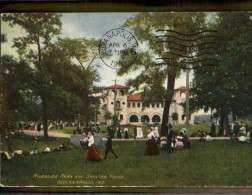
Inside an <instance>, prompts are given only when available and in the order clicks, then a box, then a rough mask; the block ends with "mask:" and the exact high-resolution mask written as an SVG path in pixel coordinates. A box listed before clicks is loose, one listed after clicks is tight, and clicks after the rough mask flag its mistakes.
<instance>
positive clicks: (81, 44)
mask: <svg viewBox="0 0 252 195" xmlns="http://www.w3.org/2000/svg"><path fill="white" fill-rule="evenodd" d="M97 46H98V41H96V40H94V39H90V40H87V39H84V38H79V39H70V38H65V39H60V40H59V44H58V47H59V48H62V50H64V51H65V52H66V53H65V57H66V58H67V59H71V60H75V61H76V64H74V65H73V70H74V71H75V74H76V77H75V78H74V79H75V85H76V86H77V87H78V88H79V89H76V90H73V91H72V93H73V94H75V95H76V96H78V97H80V98H81V99H82V102H81V104H79V106H80V109H79V113H81V114H82V115H84V116H85V118H86V125H88V123H89V120H90V116H91V115H93V114H94V111H95V110H94V109H91V105H92V104H93V105H96V106H97V105H99V102H97V100H96V99H95V98H91V94H92V93H93V92H96V91H97V90H98V87H96V86H95V85H94V84H95V82H97V81H99V75H98V71H97V69H98V68H99V65H98V64H97V63H95V60H96V59H98V57H99V55H98V52H97ZM96 110H97V109H96Z"/></svg>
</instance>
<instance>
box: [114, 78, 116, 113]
mask: <svg viewBox="0 0 252 195" xmlns="http://www.w3.org/2000/svg"><path fill="white" fill-rule="evenodd" d="M114 81H115V86H114V115H115V114H116V79H115V80H114Z"/></svg>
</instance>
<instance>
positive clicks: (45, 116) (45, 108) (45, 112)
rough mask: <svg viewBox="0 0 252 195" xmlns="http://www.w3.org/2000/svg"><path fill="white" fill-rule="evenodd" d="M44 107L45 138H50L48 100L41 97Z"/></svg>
mask: <svg viewBox="0 0 252 195" xmlns="http://www.w3.org/2000/svg"><path fill="white" fill-rule="evenodd" d="M41 99H42V105H43V125H44V136H45V137H48V125H47V99H46V97H41Z"/></svg>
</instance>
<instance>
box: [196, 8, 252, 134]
mask: <svg viewBox="0 0 252 195" xmlns="http://www.w3.org/2000/svg"><path fill="white" fill-rule="evenodd" d="M217 16H218V17H217V19H216V22H215V23H214V24H212V26H213V28H215V29H216V30H217V31H218V36H219V40H218V42H219V46H218V49H217V53H218V55H217V57H218V59H219V63H218V65H217V66H216V67H207V68H206V69H204V70H203V69H202V70H200V69H199V70H195V77H194V81H193V85H194V89H193V94H194V103H195V106H197V107H199V108H204V109H205V110H208V109H215V110H216V111H217V112H216V115H219V116H220V132H219V135H223V131H224V129H225V130H226V133H227V135H229V134H230V127H229V121H228V114H230V113H231V112H233V113H234V115H236V114H239V115H243V116H244V115H245V116H246V115H249V114H251V107H252V105H251V102H252V99H251V93H252V91H251V88H252V82H251V80H252V79H251V75H252V66H251V43H252V37H251V33H252V21H251V16H250V14H249V13H248V12H247V13H246V12H236V13H234V12H232V13H218V14H217Z"/></svg>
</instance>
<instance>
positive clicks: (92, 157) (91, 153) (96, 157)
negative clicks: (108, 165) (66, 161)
mask: <svg viewBox="0 0 252 195" xmlns="http://www.w3.org/2000/svg"><path fill="white" fill-rule="evenodd" d="M86 160H87V161H101V160H102V157H101V155H100V154H99V152H98V150H97V148H96V147H95V145H94V144H93V145H92V146H91V147H90V148H89V149H88V152H87V157H86Z"/></svg>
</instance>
